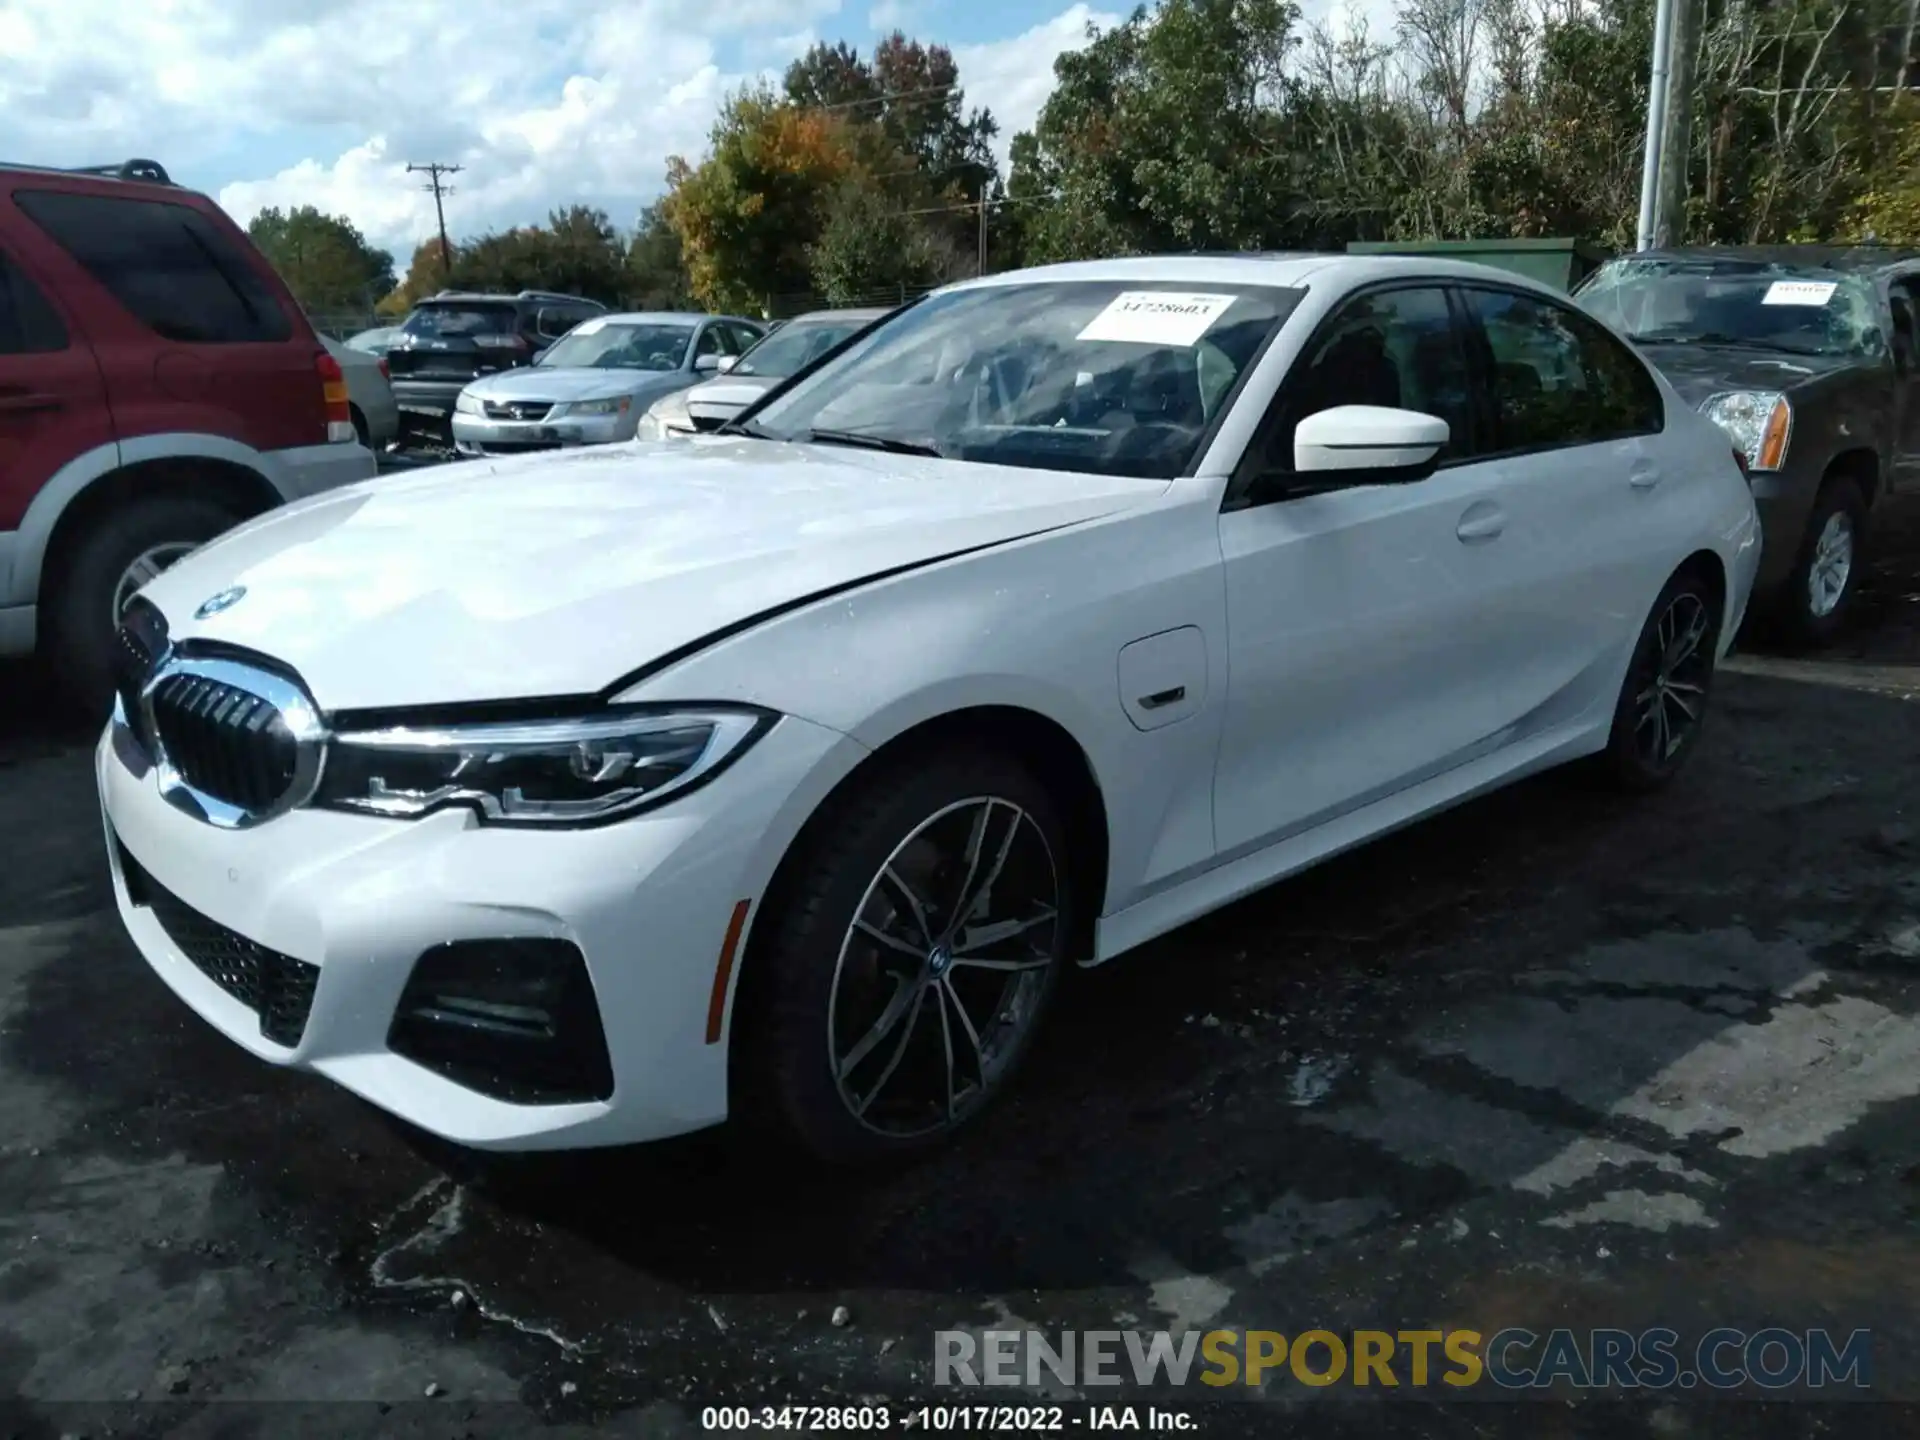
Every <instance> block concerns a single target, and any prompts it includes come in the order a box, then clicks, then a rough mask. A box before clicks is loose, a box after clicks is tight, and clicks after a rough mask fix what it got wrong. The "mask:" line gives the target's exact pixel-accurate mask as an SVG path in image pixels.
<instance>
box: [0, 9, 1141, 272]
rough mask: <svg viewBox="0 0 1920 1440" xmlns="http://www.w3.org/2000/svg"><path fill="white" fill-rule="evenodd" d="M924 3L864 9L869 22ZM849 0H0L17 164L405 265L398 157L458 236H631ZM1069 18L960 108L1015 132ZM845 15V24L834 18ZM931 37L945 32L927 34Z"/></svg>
mask: <svg viewBox="0 0 1920 1440" xmlns="http://www.w3.org/2000/svg"><path fill="white" fill-rule="evenodd" d="M912 3H913V0H873V10H872V12H871V15H870V16H863V17H862V18H874V19H875V23H876V24H880V23H883V22H882V21H881V20H880V19H879V18H877V17H883V16H885V15H888V14H894V13H903V14H904V13H907V10H906V7H908V6H910V5H911V4H912ZM840 8H841V0H600V3H597V4H595V5H594V6H592V7H588V6H585V5H583V4H582V3H580V0H457V3H455V0H333V3H332V4H330V5H329V6H327V7H325V9H324V11H323V12H319V13H316V12H315V11H314V10H313V9H312V8H311V6H309V5H306V4H301V3H296V0H141V3H139V4H128V3H125V0H58V3H54V0H47V3H41V4H32V3H29V4H25V5H15V4H10V3H8V0H0V115H5V116H6V117H7V124H6V128H7V131H8V137H7V143H6V149H7V150H8V151H9V152H12V153H16V154H19V155H23V156H26V157H29V158H32V159H37V160H42V161H44V162H47V163H52V164H83V163H98V162H100V161H103V160H114V159H120V158H124V157H125V156H127V155H129V154H134V155H142V156H151V157H153V158H155V159H158V160H161V161H162V162H163V163H165V164H166V165H167V166H168V168H169V169H170V170H172V171H174V173H175V174H176V175H177V176H179V177H180V178H182V179H184V180H185V181H187V182H188V183H192V184H197V185H201V186H203V187H206V188H209V189H211V190H213V191H214V192H215V193H216V194H217V196H218V198H219V200H220V202H221V204H222V205H224V206H225V207H226V208H227V209H228V210H229V211H230V212H231V213H232V214H233V215H234V216H235V218H236V219H238V220H240V221H241V222H242V223H244V222H245V221H246V220H248V219H250V218H251V217H252V216H253V215H254V214H255V213H257V212H258V211H259V210H260V209H261V208H263V207H265V206H268V205H281V206H287V205H302V204H312V205H317V206H319V207H320V208H321V209H323V210H328V211H331V212H334V213H341V214H345V215H348V216H349V217H351V218H352V219H353V220H354V222H355V223H356V224H358V225H359V226H360V228H361V229H362V230H363V231H364V232H365V233H366V234H367V235H368V237H369V238H370V239H372V240H373V241H374V242H375V243H377V244H381V245H385V246H387V247H389V248H390V249H392V250H393V251H394V252H395V256H396V259H397V260H398V261H399V263H400V264H402V265H404V264H405V263H406V261H407V259H408V257H409V255H410V254H411V252H412V248H413V246H414V245H415V244H416V243H418V242H420V241H423V240H425V239H427V238H429V237H430V236H431V235H432V234H433V232H434V208H433V197H432V196H431V195H430V194H428V193H427V192H426V191H425V190H424V189H423V188H422V185H423V182H424V178H425V177H423V176H420V175H409V174H408V173H407V171H406V166H407V163H408V162H409V161H421V162H424V161H428V160H438V161H443V162H449V163H454V164H458V165H460V166H462V167H463V168H462V171H461V173H460V174H458V175H456V176H454V177H453V179H452V184H453V187H454V192H453V194H452V195H451V196H450V197H449V199H448V202H447V219H448V228H449V230H450V231H451V232H452V233H453V234H454V235H455V236H456V237H458V236H460V235H466V234H474V233H477V232H479V231H482V230H488V229H495V228H499V227H502V226H506V225H513V224H527V223H532V222H537V221H539V220H541V219H544V217H545V214H546V212H547V211H548V210H549V209H552V208H554V207H556V206H560V205H565V204H571V203H576V202H579V203H587V204H598V205H604V206H606V207H607V208H608V209H609V211H610V212H611V213H612V215H613V218H614V219H615V220H616V222H618V223H621V224H629V223H631V222H632V220H633V218H634V216H635V214H636V213H637V211H638V209H639V207H640V206H641V205H642V204H644V203H645V202H646V201H648V200H650V199H652V198H654V197H655V196H657V195H658V194H659V192H660V191H661V190H662V189H663V188H664V184H665V173H666V162H667V158H668V156H670V155H674V154H683V155H687V156H689V157H692V156H696V155H698V154H699V153H700V152H701V150H702V149H703V148H704V147H705V144H706V138H707V132H708V130H709V128H710V126H711V125H712V122H713V117H714V113H715V110H716V108H717V107H718V104H719V102H720V100H721V99H722V98H723V97H724V95H725V94H726V93H727V92H728V91H729V90H731V89H733V88H735V87H737V86H738V85H739V84H741V83H743V82H744V81H746V80H748V79H751V78H753V77H754V76H756V75H768V76H773V75H777V73H778V71H779V70H780V69H781V68H783V67H784V65H785V64H786V62H787V61H788V60H790V59H791V58H793V57H794V56H795V55H798V54H799V53H801V52H802V51H803V50H804V49H805V48H806V47H807V45H809V44H811V43H812V42H813V41H814V40H815V39H816V38H818V37H819V35H820V34H821V33H823V32H824V33H827V34H828V35H829V36H831V35H832V34H833V33H835V32H837V31H840V30H842V29H844V26H845V22H846V21H847V20H849V19H851V18H852V17H851V16H845V17H843V16H841V14H840ZM1117 18H1118V17H1116V16H1114V15H1110V14H1107V13H1104V12H1099V11H1095V10H1093V9H1091V8H1090V7H1089V5H1087V4H1086V3H1084V0H1082V3H1077V4H1075V5H1074V6H1073V8H1072V9H1070V10H1067V11H1065V12H1064V13H1063V14H1060V15H1057V16H1055V17H1054V18H1053V19H1051V20H1048V21H1046V22H1044V23H1042V24H1039V25H1036V26H1034V27H1033V28H1031V29H1029V30H1028V31H1026V32H1025V33H1024V34H1021V35H1018V36H1014V37H1011V38H1009V39H1006V40H1002V41H998V42H995V43H991V44H981V45H966V46H957V47H955V57H956V59H957V60H958V61H959V64H960V76H961V81H962V83H963V84H964V85H965V86H966V90H967V98H968V102H969V104H972V105H984V106H987V107H988V108H990V109H991V110H992V111H993V112H994V114H995V115H996V116H997V117H998V118H999V120H1000V123H1001V130H1002V134H1001V141H1000V150H1001V155H1002V158H1003V159H1004V157H1005V152H1006V145H1007V142H1008V141H1009V140H1010V139H1011V138H1012V136H1013V134H1014V133H1015V132H1016V131H1018V130H1020V129H1023V128H1026V127H1028V126H1030V125H1031V124H1032V123H1033V120H1034V117H1035V116H1036V115H1037V114H1038V112H1039V107H1040V105H1041V103H1042V102H1043V101H1044V100H1045V98H1046V95H1047V93H1048V91H1049V90H1050V89H1051V86H1052V81H1053V60H1054V57H1055V56H1056V55H1058V54H1059V53H1060V52H1061V51H1062V50H1064V49H1068V48H1072V47H1075V46H1078V45H1080V44H1083V43H1084V42H1085V31H1086V25H1087V22H1088V21H1089V20H1095V21H1097V22H1099V23H1102V24H1111V23H1115V21H1116V20H1117ZM836 20H838V21H840V22H841V23H840V24H835V23H833V22H834V21H836ZM924 29H925V33H924V34H923V36H922V38H925V39H927V40H929V41H932V40H937V39H939V36H938V34H937V27H935V26H931V25H929V26H926V27H924Z"/></svg>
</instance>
